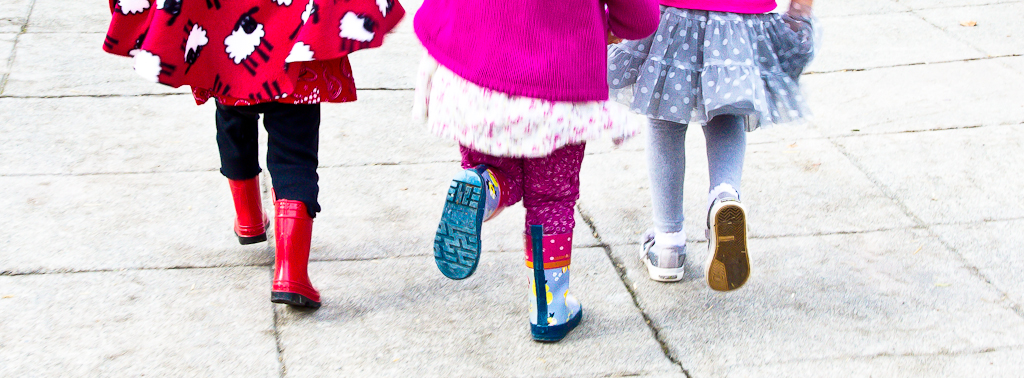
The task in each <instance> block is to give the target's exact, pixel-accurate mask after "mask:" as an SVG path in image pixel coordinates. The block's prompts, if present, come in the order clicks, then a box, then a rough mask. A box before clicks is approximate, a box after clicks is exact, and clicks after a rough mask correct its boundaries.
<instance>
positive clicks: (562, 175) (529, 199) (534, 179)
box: [459, 143, 586, 235]
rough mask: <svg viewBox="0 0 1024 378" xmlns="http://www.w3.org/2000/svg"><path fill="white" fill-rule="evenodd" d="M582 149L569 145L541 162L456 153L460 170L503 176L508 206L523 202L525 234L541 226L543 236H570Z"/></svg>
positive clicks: (465, 149) (574, 221) (578, 188)
mask: <svg viewBox="0 0 1024 378" xmlns="http://www.w3.org/2000/svg"><path fill="white" fill-rule="evenodd" d="M584 147H586V144H584V143H581V144H572V145H568V146H565V147H562V148H559V149H557V150H555V151H553V152H551V154H550V155H548V156H545V157H542V158H514V157H499V156H492V155H488V154H485V153H482V152H478V151H474V150H471V149H469V148H466V147H464V146H459V150H460V152H462V167H463V168H471V167H476V166H478V165H480V164H487V165H488V166H491V167H493V168H496V169H497V170H498V171H500V172H501V173H503V174H504V175H505V177H506V178H507V180H508V186H509V190H508V193H507V194H508V195H509V196H511V201H510V202H509V203H512V204H514V203H516V202H519V200H520V199H522V200H523V207H525V208H526V225H525V226H526V227H525V228H526V229H527V230H528V229H529V227H530V225H536V224H539V225H542V226H544V234H546V235H557V234H568V233H572V230H573V228H574V227H576V219H575V218H574V217H573V208H574V207H575V206H576V200H578V199H579V198H580V164H582V163H583V150H584ZM503 194H504V193H503Z"/></svg>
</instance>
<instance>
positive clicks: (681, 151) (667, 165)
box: [647, 119, 687, 233]
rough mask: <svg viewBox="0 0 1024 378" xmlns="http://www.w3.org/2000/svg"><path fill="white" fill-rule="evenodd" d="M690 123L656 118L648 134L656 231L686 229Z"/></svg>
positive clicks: (648, 156)
mask: <svg viewBox="0 0 1024 378" xmlns="http://www.w3.org/2000/svg"><path fill="white" fill-rule="evenodd" d="M686 126H687V125H686V124H685V123H676V122H671V121H663V120H657V119H652V120H650V124H649V126H648V134H647V136H648V137H647V169H648V170H649V174H650V177H651V197H652V199H653V204H654V228H655V230H656V231H658V232H663V233H675V232H679V231H682V230H683V176H684V174H685V173H686V146H685V145H686Z"/></svg>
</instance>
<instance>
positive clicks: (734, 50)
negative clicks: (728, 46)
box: [732, 49, 740, 54]
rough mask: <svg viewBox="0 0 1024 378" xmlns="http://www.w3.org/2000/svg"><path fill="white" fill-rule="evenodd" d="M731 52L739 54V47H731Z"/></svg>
mask: <svg viewBox="0 0 1024 378" xmlns="http://www.w3.org/2000/svg"><path fill="white" fill-rule="evenodd" d="M732 53H733V54H739V53H740V49H732Z"/></svg>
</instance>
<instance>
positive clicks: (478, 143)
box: [413, 56, 647, 158]
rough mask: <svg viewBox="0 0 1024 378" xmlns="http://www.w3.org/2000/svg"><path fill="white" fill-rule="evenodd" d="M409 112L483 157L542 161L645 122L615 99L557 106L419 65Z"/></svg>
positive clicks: (624, 134)
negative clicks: (542, 158) (478, 84)
mask: <svg viewBox="0 0 1024 378" xmlns="http://www.w3.org/2000/svg"><path fill="white" fill-rule="evenodd" d="M414 101H415V102H414V105H413V113H414V116H415V117H416V118H418V119H419V120H420V121H422V122H425V123H426V124H427V127H428V128H429V129H430V131H431V132H432V133H434V134H436V135H438V136H440V137H442V138H445V139H450V140H454V141H455V142H457V143H459V144H460V145H462V146H465V147H468V148H470V149H472V150H475V151H478V152H483V153H486V154H488V155H493V156H502V157H527V158H534V157H543V156H547V155H548V154H550V153H551V152H552V151H554V150H556V149H559V148H561V147H564V146H566V145H570V144H578V143H582V142H586V141H589V140H595V139H599V138H612V139H624V138H628V137H631V136H633V135H636V134H637V133H638V132H639V131H640V129H641V128H643V127H644V125H645V124H646V122H647V120H646V118H645V117H642V116H639V115H637V114H635V113H633V112H631V111H630V110H629V109H628V108H627V107H626V106H623V105H622V104H618V103H615V102H614V101H587V102H561V101H549V100H544V99H538V98H531V97H521V96H513V95H509V94H506V93H504V92H499V91H495V90H491V89H487V88H483V87H480V86H477V85H476V84H473V83H471V82H469V81H467V80H466V79H463V78H462V77H460V76H458V75H456V74H455V73H454V72H452V71H451V70H448V69H447V68H445V67H444V66H440V65H438V63H437V61H435V60H434V59H433V58H431V57H430V56H425V57H424V58H423V61H422V62H421V63H420V69H419V74H418V76H417V83H416V95H415V100H414Z"/></svg>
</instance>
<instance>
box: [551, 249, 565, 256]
mask: <svg viewBox="0 0 1024 378" xmlns="http://www.w3.org/2000/svg"><path fill="white" fill-rule="evenodd" d="M558 250H559V251H564V250H565V247H558ZM552 259H553V258H552Z"/></svg>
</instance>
